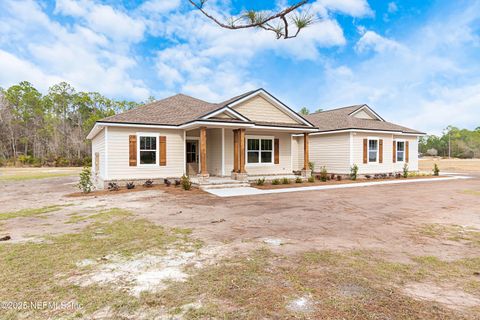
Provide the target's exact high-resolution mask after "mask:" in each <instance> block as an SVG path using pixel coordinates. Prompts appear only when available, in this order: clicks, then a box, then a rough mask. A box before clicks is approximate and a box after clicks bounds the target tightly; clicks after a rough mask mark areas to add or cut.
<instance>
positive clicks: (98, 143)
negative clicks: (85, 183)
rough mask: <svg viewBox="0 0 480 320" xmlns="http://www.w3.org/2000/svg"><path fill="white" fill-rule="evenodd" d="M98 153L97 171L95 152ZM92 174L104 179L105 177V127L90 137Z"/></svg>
mask: <svg viewBox="0 0 480 320" xmlns="http://www.w3.org/2000/svg"><path fill="white" fill-rule="evenodd" d="M96 152H98V153H99V156H100V157H99V160H100V166H99V172H95V153H96ZM92 175H93V176H94V177H95V176H97V177H99V178H100V179H104V177H105V129H103V130H101V131H100V132H99V133H98V134H97V135H96V136H95V137H94V138H93V139H92Z"/></svg>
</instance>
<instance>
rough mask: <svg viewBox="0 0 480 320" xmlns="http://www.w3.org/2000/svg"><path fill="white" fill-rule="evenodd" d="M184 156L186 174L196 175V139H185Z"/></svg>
mask: <svg viewBox="0 0 480 320" xmlns="http://www.w3.org/2000/svg"><path fill="white" fill-rule="evenodd" d="M186 152H187V154H186V157H187V174H188V175H189V176H191V175H197V174H198V141H197V140H187V147H186Z"/></svg>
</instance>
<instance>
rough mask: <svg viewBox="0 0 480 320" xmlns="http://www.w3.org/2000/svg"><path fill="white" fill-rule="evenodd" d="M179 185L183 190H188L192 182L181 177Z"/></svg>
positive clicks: (186, 177)
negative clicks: (180, 184)
mask: <svg viewBox="0 0 480 320" xmlns="http://www.w3.org/2000/svg"><path fill="white" fill-rule="evenodd" d="M181 183H182V189H183V190H190V189H191V188H192V182H191V181H190V178H189V177H188V176H186V175H183V176H182V179H181Z"/></svg>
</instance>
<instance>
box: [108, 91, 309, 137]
mask: <svg viewBox="0 0 480 320" xmlns="http://www.w3.org/2000/svg"><path fill="white" fill-rule="evenodd" d="M259 90H262V89H257V90H253V91H249V92H246V93H244V94H241V95H238V96H236V97H233V98H230V99H228V100H225V101H223V102H220V103H210V102H206V101H203V100H200V99H196V98H193V97H190V96H187V95H185V94H177V95H174V96H172V97H169V98H166V99H162V100H158V101H154V102H152V103H148V104H145V105H143V106H139V107H136V108H134V109H132V110H129V111H126V112H123V113H120V114H117V115H114V116H110V117H107V118H104V119H101V120H99V121H98V122H103V123H105V122H110V123H134V124H154V125H175V126H178V125H182V124H185V123H188V122H191V121H195V120H199V119H200V118H202V117H204V116H206V115H208V114H210V113H212V112H214V111H216V110H219V109H221V108H223V107H225V106H227V105H229V104H231V103H232V102H235V101H237V100H240V99H242V98H244V97H246V96H249V95H251V94H252V93H254V92H257V91H259ZM205 121H212V122H218V121H220V120H219V119H208V120H205ZM221 121H222V122H241V123H245V121H240V120H235V119H222V120H221ZM247 123H253V122H247ZM256 123H257V122H256ZM257 124H260V123H257ZM261 124H262V125H270V126H273V125H282V126H286V127H298V128H308V126H307V125H304V124H292V125H290V124H278V123H274V122H263V123H261Z"/></svg>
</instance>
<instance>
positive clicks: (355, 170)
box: [350, 164, 358, 180]
mask: <svg viewBox="0 0 480 320" xmlns="http://www.w3.org/2000/svg"><path fill="white" fill-rule="evenodd" d="M357 176H358V166H357V165H356V164H354V165H353V166H352V167H351V168H350V179H352V180H357Z"/></svg>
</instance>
